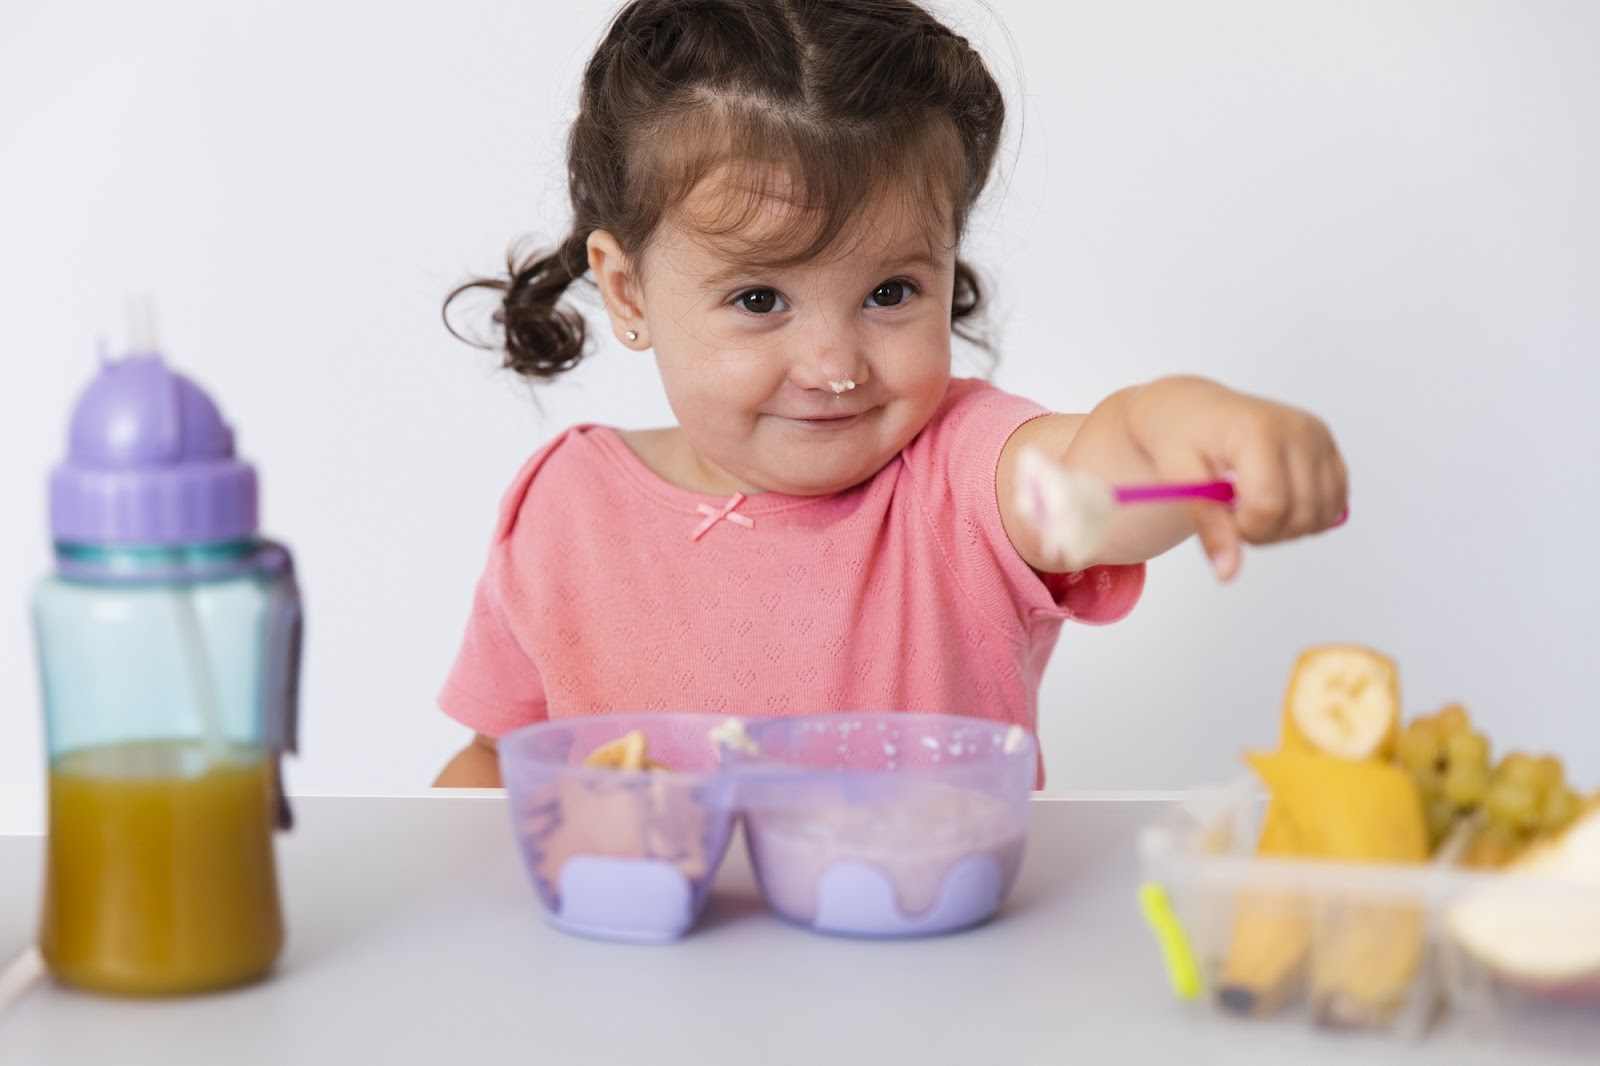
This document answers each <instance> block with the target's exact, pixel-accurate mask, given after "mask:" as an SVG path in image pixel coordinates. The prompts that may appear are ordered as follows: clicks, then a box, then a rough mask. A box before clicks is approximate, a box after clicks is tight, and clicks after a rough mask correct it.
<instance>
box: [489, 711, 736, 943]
mask: <svg viewBox="0 0 1600 1066" xmlns="http://www.w3.org/2000/svg"><path fill="white" fill-rule="evenodd" d="M717 722H718V718H717V717H716V716H714V715H707V714H689V713H678V714H674V713H655V714H648V713H640V714H604V715H596V716H592V717H585V718H566V719H559V720H556V721H551V722H541V723H539V724H537V725H532V726H527V727H526V728H523V729H519V730H517V731H515V732H513V733H510V734H508V735H506V736H505V737H503V738H502V739H501V741H500V744H499V752H500V770H501V775H502V777H503V779H504V782H505V787H506V791H507V794H508V796H509V798H510V806H511V817H512V825H513V829H514V830H515V833H516V838H517V842H518V845H519V847H520V849H521V852H522V859H523V865H524V866H525V867H526V869H527V872H528V876H529V878H530V879H531V880H532V882H533V887H534V889H535V890H536V891H537V893H538V895H539V898H540V900H541V901H542V902H543V903H544V906H545V909H546V911H547V912H548V915H549V918H550V921H551V922H552V923H553V924H554V925H556V926H559V927H560V928H563V929H565V930H567V931H569V932H574V933H580V934H584V935H587V936H595V937H602V938H605V939H609V940H626V941H635V942H662V941H669V940H675V939H677V938H678V937H681V936H682V935H683V934H684V933H686V932H688V931H689V929H690V927H692V926H693V925H694V923H695V921H696V919H697V918H698V917H699V916H700V913H701V911H702V910H703V909H704V907H705V903H706V899H707V897H708V896H709V894H710V889H711V882H712V879H713V877H714V876H715V874H716V871H717V867H718V866H719V865H720V864H721V862H722V858H723V855H724V854H725V853H726V852H727V849H728V839H729V837H730V835H731V834H732V831H733V822H734V817H735V812H734V808H733V797H734V783H733V780H732V778H731V777H730V776H729V775H727V774H725V773H723V772H721V769H720V761H719V753H718V750H717V748H716V746H715V745H714V744H713V742H712V740H711V738H710V730H711V728H712V727H713V726H715V725H716V724H717ZM633 730H640V731H642V732H643V733H644V735H645V739H646V743H647V751H648V755H649V758H650V759H651V760H653V761H655V762H657V763H660V764H662V765H663V766H664V767H666V769H662V770H635V771H628V770H615V769H606V768H597V767H586V766H583V765H582V763H583V761H584V759H585V758H587V757H588V756H589V755H590V753H592V752H593V751H594V750H595V749H596V748H599V747H600V746H601V745H603V744H606V743H608V742H610V741H613V740H616V739H618V738H619V737H622V736H623V735H625V734H627V733H629V732H631V731H633Z"/></svg>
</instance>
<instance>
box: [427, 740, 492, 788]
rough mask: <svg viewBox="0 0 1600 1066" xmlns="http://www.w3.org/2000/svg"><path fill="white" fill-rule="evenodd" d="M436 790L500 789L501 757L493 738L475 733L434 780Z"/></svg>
mask: <svg viewBox="0 0 1600 1066" xmlns="http://www.w3.org/2000/svg"><path fill="white" fill-rule="evenodd" d="M433 787H434V788H499V787H500V757H499V755H498V754H497V753H496V751H495V744H494V738H493V737H486V736H484V735H483V734H482V733H475V734H473V737H472V743H470V744H468V745H467V746H466V747H464V748H462V749H461V750H460V751H459V752H457V753H456V755H455V758H453V759H451V760H450V761H449V762H448V763H446V764H445V767H444V769H443V770H440V771H439V776H438V777H436V778H434V781H433Z"/></svg>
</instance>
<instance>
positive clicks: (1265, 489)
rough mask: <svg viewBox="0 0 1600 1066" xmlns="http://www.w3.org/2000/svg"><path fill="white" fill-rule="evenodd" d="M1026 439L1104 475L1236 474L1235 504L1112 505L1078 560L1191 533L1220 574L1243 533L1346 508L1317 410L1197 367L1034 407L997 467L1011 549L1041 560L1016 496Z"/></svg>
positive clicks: (1323, 518)
mask: <svg viewBox="0 0 1600 1066" xmlns="http://www.w3.org/2000/svg"><path fill="white" fill-rule="evenodd" d="M1026 447H1034V448H1038V449H1039V450H1041V451H1043V452H1044V453H1045V454H1047V455H1049V456H1051V457H1052V458H1054V459H1056V460H1057V461H1059V462H1061V463H1063V464H1064V465H1066V466H1069V467H1073V468H1075V469H1078V470H1081V471H1083V472H1085V473H1088V474H1092V475H1094V476H1095V477H1097V478H1099V479H1100V480H1102V481H1104V482H1106V483H1107V484H1108V485H1130V484H1149V483H1153V482H1189V481H1213V480H1216V479H1219V478H1229V479H1231V480H1232V481H1233V482H1234V490H1235V493H1236V498H1235V502H1234V504H1233V506H1232V507H1225V506H1220V505H1218V504H1214V503H1188V504H1181V505H1180V504H1160V505H1148V504H1147V505H1140V506H1137V507H1120V508H1117V510H1116V514H1115V517H1114V518H1113V520H1112V526H1111V531H1110V535H1109V536H1108V537H1107V538H1106V540H1105V542H1104V544H1103V546H1102V547H1101V549H1100V551H1099V552H1098V553H1097V554H1096V556H1095V558H1093V559H1090V560H1086V561H1080V562H1079V563H1078V564H1077V566H1078V568H1086V567H1088V566H1093V565H1096V564H1100V563H1132V562H1140V561H1142V560H1146V559H1151V558H1154V557H1155V556H1157V555H1160V554H1161V553H1162V552H1164V551H1166V550H1167V549H1169V548H1171V547H1172V546H1173V545H1175V544H1177V543H1179V542H1180V541H1182V540H1184V539H1186V538H1187V537H1188V536H1189V535H1190V534H1191V533H1198V534H1199V535H1200V541H1201V545H1202V546H1203V547H1204V548H1205V551H1206V554H1207V555H1208V556H1209V557H1210V559H1211V562H1212V566H1213V567H1214V568H1215V569H1216V572H1217V576H1218V577H1220V578H1221V579H1223V580H1224V581H1226V580H1228V579H1230V578H1232V577H1233V576H1234V574H1236V573H1237V572H1238V569H1239V552H1240V545H1241V544H1244V543H1249V544H1270V543H1272V542H1274V541H1280V540H1289V539H1292V538H1294V537H1300V536H1305V535H1307V534H1310V533H1317V532H1321V531H1322V530H1325V529H1328V528H1330V527H1332V526H1334V525H1336V524H1338V522H1339V520H1340V516H1341V515H1342V514H1343V513H1344V508H1345V497H1346V473H1345V466H1344V460H1343V459H1342V458H1341V457H1340V455H1339V449H1338V447H1337V446H1336V445H1335V444H1334V441H1333V436H1332V434H1331V433H1329V431H1328V428H1327V426H1325V425H1323V423H1322V422H1321V421H1320V420H1318V419H1317V418H1315V417H1314V416H1312V415H1310V414H1307V413H1306V412H1304V411H1301V410H1298V409H1296V408H1293V407H1288V406H1286V405H1284V404H1280V403H1275V402H1273V401H1271V400H1264V399H1261V398H1259V397H1255V396H1248V395H1245V394H1244V393H1240V392H1235V391H1233V390H1232V389H1229V388H1226V387H1224V386H1222V385H1218V384H1217V383H1215V382H1213V381H1207V380H1205V379H1204V378H1194V377H1171V378H1161V379H1159V380H1156V381H1153V382H1151V383H1149V384H1147V385H1139V386H1135V387H1133V388H1128V389H1123V390H1122V391H1120V392H1116V393H1113V394H1112V395H1110V396H1108V397H1106V399H1105V400H1103V401H1101V403H1100V404H1099V405H1098V406H1096V407H1095V409H1094V410H1093V411H1091V412H1089V413H1088V414H1087V415H1046V416H1044V417H1042V418H1036V419H1033V420H1032V421H1030V422H1027V423H1025V424H1024V425H1023V426H1022V427H1021V428H1020V429H1018V430H1017V432H1016V433H1014V434H1012V436H1011V439H1010V440H1009V441H1007V442H1006V446H1005V449H1004V451H1003V452H1002V453H1001V456H1000V468H999V470H998V472H997V487H998V491H999V504H1000V514H1001V517H1002V519H1003V521H1004V522H1005V527H1006V532H1007V533H1008V534H1010V536H1011V542H1012V544H1014V545H1015V546H1016V548H1017V551H1018V552H1019V553H1020V554H1021V555H1022V557H1023V558H1024V559H1025V560H1027V562H1028V564H1029V565H1031V566H1033V567H1034V568H1036V569H1038V570H1043V571H1051V570H1060V569H1062V564H1061V562H1060V561H1059V560H1054V559H1047V558H1045V557H1044V554H1043V552H1042V551H1041V548H1040V542H1039V536H1038V533H1037V531H1036V530H1035V529H1034V528H1033V526H1032V524H1031V523H1030V521H1029V519H1028V516H1027V515H1026V514H1024V513H1023V512H1022V510H1021V509H1019V508H1018V507H1017V506H1016V504H1015V502H1014V497H1015V484H1016V472H1017V456H1018V454H1020V452H1021V451H1022V449H1023V448H1026Z"/></svg>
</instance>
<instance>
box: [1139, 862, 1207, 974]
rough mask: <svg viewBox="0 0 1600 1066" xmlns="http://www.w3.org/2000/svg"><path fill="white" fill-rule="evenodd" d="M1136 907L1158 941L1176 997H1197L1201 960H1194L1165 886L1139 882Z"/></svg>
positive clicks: (1187, 939)
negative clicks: (1141, 912) (1142, 913)
mask: <svg viewBox="0 0 1600 1066" xmlns="http://www.w3.org/2000/svg"><path fill="white" fill-rule="evenodd" d="M1139 909H1140V910H1142V911H1143V912H1144V920H1145V922H1146V923H1147V924H1148V925H1149V926H1150V931H1151V932H1152V933H1154V934H1155V937H1156V942H1157V943H1158V944H1160V945H1161V955H1162V958H1164V959H1165V960H1166V963H1167V980H1168V981H1170V982H1171V983H1172V991H1173V992H1174V993H1176V994H1177V996H1178V998H1179V999H1186V1000H1187V999H1198V998H1199V997H1200V989H1201V981H1200V964H1199V963H1197V962H1196V961H1195V957H1194V949H1193V948H1191V947H1190V946H1189V935H1188V934H1187V933H1185V932H1184V931H1183V923H1182V922H1180V921H1178V916H1177V914H1176V913H1174V912H1173V909H1172V901H1171V900H1170V899H1168V898H1167V890H1166V889H1164V888H1162V887H1161V886H1160V885H1158V884H1156V883H1155V882H1154V881H1146V882H1145V883H1144V884H1142V885H1140V886H1139Z"/></svg>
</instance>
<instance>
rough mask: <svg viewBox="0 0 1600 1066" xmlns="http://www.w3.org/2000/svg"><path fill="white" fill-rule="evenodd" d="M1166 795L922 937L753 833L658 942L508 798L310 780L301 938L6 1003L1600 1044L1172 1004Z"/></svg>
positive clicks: (1228, 1042) (1377, 1056) (159, 1057)
mask: <svg viewBox="0 0 1600 1066" xmlns="http://www.w3.org/2000/svg"><path fill="white" fill-rule="evenodd" d="M1160 809H1161V803H1160V802H1159V801H1158V800H1154V799H1144V800H1138V799H1129V798H1126V797H1094V796H1079V797H1075V798H1054V799H1052V798H1044V797H1042V798H1039V799H1037V800H1035V802H1034V804H1033V808H1032V822H1031V825H1030V835H1029V846H1028V854H1027V857H1026V859H1025V860H1024V863H1023V869H1022V875H1021V877H1020V878H1019V880H1018V883H1017V886H1016V888H1015V889H1014V890H1013V892H1012V894H1011V896H1010V897H1009V899H1008V901H1007V904H1006V906H1005V908H1004V910H1003V911H1002V913H1001V915H1000V916H999V918H997V919H996V920H995V921H993V922H991V923H989V924H988V925H985V926H983V927H980V928H978V929H975V930H971V931H968V932H965V933H961V934H957V935H953V936H946V937H938V938H930V939H923V940H905V941H858V940H848V939H840V938H834V937H824V936H818V935H816V934H813V933H809V932H807V931H805V930H802V929H799V928H797V927H794V926H791V925H788V924H786V923H784V922H782V921H781V920H779V919H778V918H776V917H774V916H772V915H771V914H770V913H768V912H767V911H765V910H764V909H763V908H762V905H761V903H760V897H759V896H758V895H757V892H756V889H755V885H754V882H753V880H752V878H751V875H750V869H749V865H748V863H747V862H746V859H745V853H744V849H743V845H742V842H740V841H738V840H736V841H735V842H734V846H733V847H732V848H730V850H729V854H728V859H727V861H726V863H725V864H724V866H723V868H722V870H721V872H720V874H719V875H718V880H717V885H716V891H715V893H714V895H713V898H712V902H711V906H710V910H709V912H708V914H707V916H706V917H705V919H703V921H702V923H701V925H700V926H699V927H697V928H696V929H695V930H694V931H693V932H692V933H691V934H690V935H689V936H688V937H687V938H686V939H684V940H682V941H679V942H678V943H675V944H671V945H666V946H654V947H646V946H635V945H623V944H612V943H606V942H602V941H594V940H585V939H581V938H578V937H573V936H570V935H567V934H564V933H561V932H559V931H557V930H555V929H552V928H551V927H549V926H547V925H546V924H545V922H544V920H543V916H542V912H541V911H540V909H539V906H538V903H537V900H536V899H535V897H534V895H533V891H532V889H531V888H530V887H529V885H528V884H527V882H526V881H525V879H524V876H523V871H522V868H521V866H520V864H519V861H518V858H517V855H516V852H515V850H514V848H513V845H512V842H511V836H510V827H509V824H508V819H507V817H506V814H505V810H504V801H503V799H502V798H501V797H500V794H499V793H498V792H479V793H460V794H456V793H448V792H440V793H430V794H426V795H416V796H407V797H300V798H299V799H297V800H296V801H295V811H296V815H297V818H298V821H299V827H298V828H297V829H296V830H295V831H294V832H293V833H291V834H288V835H287V836H283V837H280V844H279V856H280V877H281V880H282V885H283V891H284V894H285V906H286V909H287V919H288V926H289V945H288V948H287V950H286V952H285V954H284V957H283V960H282V962H281V963H280V965H279V967H278V969H277V971H276V973H275V975H274V976H273V977H272V978H271V979H269V980H267V981H266V982H264V983H261V984H258V985H255V986H252V987H249V988H245V989H241V990H236V991H231V992H226V993H220V994H215V995H210V996H202V997H198V998H191V999H177V1000H129V999H117V998H109V997H101V996H95V995H89V994H84V993H80V992H74V991H71V990H69V989H66V988H62V987H60V986H57V985H55V984H53V983H51V982H50V981H49V980H48V979H40V980H37V981H34V982H32V983H29V984H26V985H25V986H24V987H22V988H21V989H20V990H19V991H16V992H15V993H14V994H13V995H11V996H10V997H9V1003H0V1064H3V1066H59V1064H70V1066H97V1064H100V1063H105V1064H113V1063H116V1064H135V1066H142V1064H146V1063H148V1064H151V1066H157V1064H159V1066H189V1064H195V1066H199V1064H205V1066H213V1064H227V1066H253V1064H257V1063H262V1064H267V1063H271V1064H280V1063H281V1064H291V1063H292V1064H294V1066H318V1064H324V1063H326V1064H337V1066H357V1064H360V1066H365V1064H368V1063H375V1064H396V1063H452V1064H454V1063H460V1064H477V1063H486V1064H487V1063H517V1064H539V1066H590V1064H593V1066H609V1064H627V1066H637V1064H641V1063H678V1062H683V1063H695V1064H700V1063H705V1064H721V1063H761V1064H764V1066H785V1064H790V1063H794V1064H800V1063H805V1064H812V1063H823V1062H827V1063H830V1064H843V1066H855V1064H862V1066H866V1064H898V1063H919V1064H921V1063H928V1064H935V1063H952V1064H954V1063H959V1064H962V1066H973V1064H983V1066H1012V1064H1016V1066H1035V1064H1037V1066H1045V1064H1066V1063H1086V1064H1095V1066H1100V1064H1106V1063H1124V1062H1125V1063H1151V1064H1170V1066H1194V1064H1197V1063H1230V1064H1251V1063H1262V1064H1266V1063H1271V1064H1274V1066H1278V1064H1284V1063H1289V1064H1293V1066H1318V1064H1322V1063H1345V1062H1351V1063H1354V1062H1360V1063H1363V1064H1372V1063H1386V1062H1403V1063H1413V1062H1415V1063H1450V1064H1452V1066H1474V1064H1480V1063H1481V1064H1488V1063H1515V1064H1517V1066H1531V1064H1534V1063H1568V1062H1589V1063H1594V1062H1597V1061H1600V1044H1597V1045H1596V1046H1595V1047H1594V1048H1592V1049H1591V1051H1590V1053H1589V1054H1587V1055H1577V1054H1573V1053H1569V1052H1566V1051H1564V1050H1559V1049H1548V1048H1533V1047H1530V1046H1528V1045H1526V1044H1522V1045H1517V1044H1511V1043H1507V1042H1503V1041H1502V1042H1498V1043H1486V1042H1475V1041H1474V1040H1472V1039H1470V1038H1469V1037H1468V1036H1467V1035H1466V1034H1463V1033H1459V1032H1455V1031H1452V1030H1451V1029H1449V1028H1448V1027H1447V1028H1446V1029H1444V1030H1443V1031H1441V1032H1435V1033H1434V1034H1433V1035H1432V1036H1430V1037H1429V1038H1428V1039H1427V1040H1426V1041H1424V1042H1423V1043H1421V1044H1418V1045H1399V1044H1394V1043H1391V1042H1386V1041H1384V1040H1382V1039H1380V1038H1375V1037H1370V1036H1354V1035H1346V1034H1328V1033H1317V1032H1312V1031H1309V1030H1304V1029H1300V1028H1296V1027H1293V1026H1290V1025H1287V1024H1283V1023H1239V1022H1228V1021H1217V1020H1211V1019H1207V1018H1205V1017H1204V1016H1203V1015H1197V1014H1196V1013H1195V1012H1194V1011H1192V1010H1190V1009H1186V1008H1185V1007H1183V1006H1182V1005H1180V1004H1179V1003H1178V1002H1176V1001H1175V1000H1174V999H1172V998H1171V996H1170V994H1169V993H1168V991H1167V989H1166V985H1165V981H1164V978H1163V976H1162V970H1161V966H1160V961H1159V959H1158V956H1157V954H1156V950H1155V947H1154V945H1153V943H1152V941H1151V940H1150V938H1149V936H1148V935H1147V934H1146V933H1145V930H1144V928H1143V925H1142V923H1141V920H1140V918H1139V915H1138V911H1137V907H1136V905H1135V900H1134V892H1135V888H1136V884H1137V881H1138V867H1137V861H1136V856H1135V838H1136V835H1137V831H1138V829H1139V828H1140V827H1141V826H1142V825H1144V824H1146V823H1147V822H1149V821H1150V820H1151V819H1153V818H1154V817H1155V816H1156V815H1157V813H1158V812H1159V811H1160ZM40 845H41V839H40V838H39V837H28V836H10V837H6V836H0V968H3V967H4V966H5V964H6V963H7V962H8V961H9V960H11V959H13V958H14V957H16V956H18V955H19V954H20V953H22V952H24V951H26V950H27V949H28V945H29V944H30V942H31V940H32V937H33V926H34V920H35V916H36V908H37V903H38V891H39V873H40V860H41V852H42V849H41V846H40Z"/></svg>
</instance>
